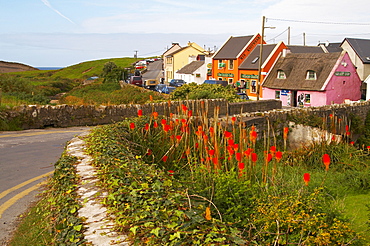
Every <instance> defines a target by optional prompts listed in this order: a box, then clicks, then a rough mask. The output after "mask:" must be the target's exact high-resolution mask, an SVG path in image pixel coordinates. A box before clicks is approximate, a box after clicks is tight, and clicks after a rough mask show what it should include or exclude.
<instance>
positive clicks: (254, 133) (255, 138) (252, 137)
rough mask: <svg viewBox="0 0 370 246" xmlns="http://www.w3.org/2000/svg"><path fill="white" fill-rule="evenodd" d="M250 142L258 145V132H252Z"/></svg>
mask: <svg viewBox="0 0 370 246" xmlns="http://www.w3.org/2000/svg"><path fill="white" fill-rule="evenodd" d="M249 140H250V141H251V142H252V143H256V140H257V132H256V131H254V130H252V131H250V133H249Z"/></svg>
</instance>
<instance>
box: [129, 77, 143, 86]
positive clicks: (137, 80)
mask: <svg viewBox="0 0 370 246" xmlns="http://www.w3.org/2000/svg"><path fill="white" fill-rule="evenodd" d="M130 84H132V85H137V86H143V79H142V78H141V76H131V78H130Z"/></svg>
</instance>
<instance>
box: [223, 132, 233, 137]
mask: <svg viewBox="0 0 370 246" xmlns="http://www.w3.org/2000/svg"><path fill="white" fill-rule="evenodd" d="M224 135H225V138H231V137H232V136H233V134H231V132H228V131H225V132H224Z"/></svg>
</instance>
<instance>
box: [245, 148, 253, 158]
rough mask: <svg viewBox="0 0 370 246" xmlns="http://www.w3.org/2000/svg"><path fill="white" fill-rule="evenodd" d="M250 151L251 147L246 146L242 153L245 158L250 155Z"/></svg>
mask: <svg viewBox="0 0 370 246" xmlns="http://www.w3.org/2000/svg"><path fill="white" fill-rule="evenodd" d="M251 153H252V149H251V148H248V149H247V150H246V151H244V152H243V154H244V155H245V156H246V157H247V158H249V156H250V155H251Z"/></svg>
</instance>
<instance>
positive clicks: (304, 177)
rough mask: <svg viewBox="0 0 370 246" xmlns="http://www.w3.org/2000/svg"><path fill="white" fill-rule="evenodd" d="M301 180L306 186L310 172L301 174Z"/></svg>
mask: <svg viewBox="0 0 370 246" xmlns="http://www.w3.org/2000/svg"><path fill="white" fill-rule="evenodd" d="M303 181H304V183H305V184H306V186H307V185H308V182H310V174H309V173H305V174H303Z"/></svg>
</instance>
